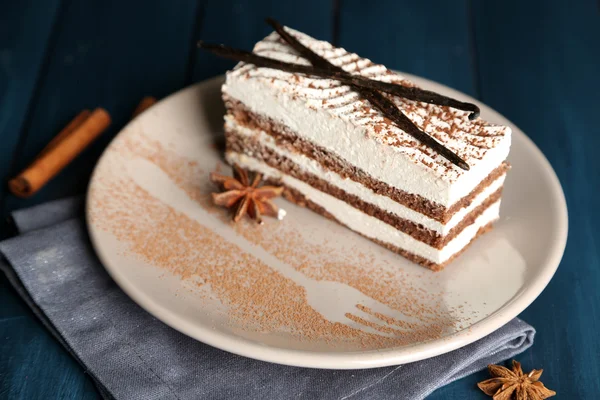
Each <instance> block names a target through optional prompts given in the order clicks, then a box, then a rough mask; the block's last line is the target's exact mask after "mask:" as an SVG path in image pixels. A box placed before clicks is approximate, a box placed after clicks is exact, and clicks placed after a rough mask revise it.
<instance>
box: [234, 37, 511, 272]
mask: <svg viewBox="0 0 600 400" xmlns="http://www.w3.org/2000/svg"><path fill="white" fill-rule="evenodd" d="M285 29H286V31H285V32H287V33H288V34H291V36H292V37H294V38H296V39H297V40H299V42H300V43H301V44H302V45H304V46H306V47H308V48H309V49H310V50H312V51H313V52H314V53H316V54H317V55H319V56H321V57H323V58H324V59H325V60H327V61H329V62H330V63H331V64H333V65H334V66H338V67H341V68H342V69H343V70H345V71H347V72H349V73H351V74H359V75H362V76H364V77H367V78H369V79H372V80H377V81H383V82H391V83H398V84H400V85H403V86H409V87H412V86H414V85H413V84H411V83H410V82H409V81H407V80H406V79H405V78H403V77H402V76H401V75H399V74H397V73H395V72H392V71H390V70H388V69H386V68H385V67H384V66H382V65H376V64H373V63H372V62H371V61H370V60H368V59H364V58H361V57H359V56H358V55H356V54H353V53H349V52H347V51H346V50H344V49H342V48H335V47H333V46H332V45H331V44H329V43H327V42H323V41H319V40H315V39H313V38H311V37H309V36H307V35H305V34H303V33H300V32H297V31H294V30H292V29H289V28H285ZM285 32H284V33H285ZM288 41H289V40H288ZM254 53H255V54H258V55H261V56H264V57H268V58H270V59H276V60H281V61H285V62H287V63H293V64H301V65H306V66H310V65H311V62H309V61H308V60H307V59H306V58H304V57H301V56H299V53H298V52H297V51H296V50H294V48H293V47H291V46H290V45H289V44H288V43H287V42H286V41H285V40H283V39H282V37H281V36H280V35H279V34H277V33H276V32H274V33H272V34H271V35H269V36H268V37H267V38H265V39H264V40H262V41H260V42H258V43H257V44H256V46H255V47H254ZM312 61H313V63H312V64H313V65H314V64H315V62H314V60H312ZM317 61H318V60H317ZM222 91H223V99H224V101H225V105H226V108H227V114H226V116H225V135H226V141H227V150H226V158H227V160H228V162H229V163H231V164H237V165H239V166H240V167H242V168H244V169H247V170H251V171H254V172H259V173H261V174H263V175H264V177H265V178H266V179H267V180H270V181H273V182H277V183H278V184H281V185H283V186H284V187H285V188H286V195H287V196H286V197H287V198H288V199H289V200H291V201H293V202H295V203H298V204H301V205H305V206H307V207H309V208H310V209H312V210H314V211H316V212H318V213H320V214H322V215H324V216H327V217H329V218H332V219H334V220H336V221H338V222H339V223H340V224H343V225H345V226H347V227H348V228H350V229H352V230H354V231H356V232H358V233H360V234H362V235H364V236H366V237H368V238H370V239H372V240H374V241H375V242H377V243H379V244H381V245H383V246H386V247H387V248H389V249H391V250H393V251H395V252H398V253H399V254H401V255H403V256H404V257H406V258H408V259H409V260H412V261H414V262H416V263H418V264H420V265H422V266H425V267H428V268H430V269H433V270H440V269H442V268H443V267H444V266H445V265H446V264H448V263H449V262H450V261H451V260H452V259H454V258H455V257H456V256H457V255H458V254H460V253H461V252H462V251H463V250H464V248H465V247H466V246H467V245H468V244H469V243H471V242H472V241H473V240H474V239H475V238H476V237H478V236H479V235H481V234H482V233H484V232H485V231H487V230H488V229H490V228H491V224H492V223H493V222H494V221H496V220H497V219H498V215H499V214H498V213H499V208H500V197H501V193H502V186H503V183H504V178H505V176H506V172H507V170H508V165H507V164H506V163H505V159H506V157H507V155H508V152H509V148H510V141H511V138H510V136H511V131H510V128H508V127H505V126H497V125H492V124H490V123H487V122H486V121H483V120H482V119H480V118H477V119H475V120H473V121H471V120H469V118H468V115H469V113H468V112H465V111H461V110H458V109H454V108H450V107H447V106H439V105H433V104H428V103H424V102H417V101H413V100H407V99H405V98H401V97H397V96H391V95H385V97H386V98H387V99H389V100H391V101H392V102H393V103H394V104H395V106H396V107H397V108H398V109H399V110H400V111H401V112H402V113H403V114H404V115H405V116H407V117H408V118H409V119H410V121H412V123H414V125H416V127H418V128H419V129H420V130H421V131H423V132H425V133H427V134H428V135H430V136H431V137H433V138H435V139H436V141H437V142H438V143H439V144H441V145H442V146H443V147H445V148H446V149H449V150H451V151H452V152H454V153H455V154H456V155H458V156H459V157H460V158H461V159H462V160H464V162H466V164H468V166H466V167H465V166H463V167H460V166H458V165H456V163H452V162H450V161H449V160H448V158H447V157H446V158H445V157H443V156H442V155H441V154H440V153H439V152H437V151H436V150H435V149H433V148H432V147H431V146H427V145H425V144H424V143H423V142H422V141H419V140H417V139H415V137H414V135H409V134H408V133H407V132H406V129H401V128H400V127H399V125H398V124H396V123H394V122H392V121H391V120H390V119H389V118H387V117H386V115H385V114H384V113H382V111H381V108H378V107H374V106H373V104H372V103H371V102H369V101H368V100H367V99H366V98H365V96H364V95H361V92H360V90H357V87H355V86H347V85H343V84H342V83H340V81H339V80H334V79H324V78H319V77H312V76H310V77H309V76H308V75H305V74H300V73H289V72H284V71H282V70H278V69H272V68H263V67H257V66H255V65H253V64H249V63H240V64H238V65H237V66H236V67H235V69H233V70H232V71H229V72H228V73H227V81H226V83H225V84H224V85H223V89H222Z"/></svg>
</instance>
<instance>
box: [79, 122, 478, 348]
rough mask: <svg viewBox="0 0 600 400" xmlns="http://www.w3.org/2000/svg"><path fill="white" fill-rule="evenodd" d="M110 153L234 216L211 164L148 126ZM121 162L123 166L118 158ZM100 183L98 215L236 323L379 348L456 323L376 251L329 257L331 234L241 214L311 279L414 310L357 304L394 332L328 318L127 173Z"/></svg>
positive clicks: (239, 228)
mask: <svg viewBox="0 0 600 400" xmlns="http://www.w3.org/2000/svg"><path fill="white" fill-rule="evenodd" d="M111 151H115V152H118V153H119V156H120V158H121V159H122V160H123V163H126V161H127V160H130V159H132V158H134V157H141V158H144V159H146V160H148V161H150V162H152V163H153V164H155V165H156V166H158V167H159V168H161V169H162V170H163V171H164V172H165V173H166V174H167V175H168V176H169V177H170V179H171V180H172V181H173V182H174V183H175V184H176V185H177V186H178V187H180V188H181V189H182V190H183V191H185V192H186V193H187V194H188V196H189V197H190V198H191V199H193V200H194V201H195V202H196V203H197V204H198V207H202V208H204V209H205V210H207V211H208V212H210V213H211V214H212V215H215V216H217V217H218V218H220V219H221V220H222V221H223V222H224V223H228V224H230V221H229V217H228V216H227V214H226V212H225V211H224V210H222V209H218V208H216V207H214V206H213V205H212V202H211V199H210V191H211V190H212V189H213V188H212V187H211V186H210V184H209V182H208V172H209V171H204V170H202V169H201V168H200V167H199V166H198V164H197V163H196V162H194V161H193V160H187V159H184V158H182V157H181V156H179V155H177V154H176V153H175V152H174V151H173V150H171V149H169V148H167V147H165V146H162V145H161V144H160V143H158V142H156V141H153V140H151V139H148V138H146V137H144V136H143V134H142V133H132V134H129V135H128V136H126V137H125V138H123V140H119V141H117V142H116V143H115V144H114V145H113V146H112V147H111ZM115 170H119V168H118V166H116V168H115ZM121 170H124V169H121ZM100 182H101V185H99V186H101V188H96V189H94V190H92V191H91V193H90V201H91V202H92V204H93V207H91V210H92V211H91V215H90V218H91V222H92V223H93V224H94V225H95V226H97V227H99V228H100V229H102V230H104V231H106V232H109V233H111V234H112V235H114V236H115V237H116V238H117V239H118V240H119V241H120V242H121V243H125V244H126V245H127V251H128V253H130V254H132V255H135V256H136V257H138V258H140V259H142V260H144V261H145V262H147V263H149V264H152V265H155V266H157V267H159V268H162V269H164V270H165V271H168V272H170V273H172V274H175V275H177V276H179V277H181V279H182V280H186V281H188V282H194V283H195V284H197V285H198V286H203V287H209V289H210V293H211V294H212V295H214V297H216V298H217V299H218V300H219V301H220V302H221V303H222V304H224V305H225V306H226V308H227V310H228V318H229V321H230V323H232V324H235V325H241V326H243V327H244V329H248V330H253V331H256V332H270V333H276V332H285V333H286V334H289V335H293V336H294V337H295V338H296V339H298V340H303V341H323V342H334V341H335V342H340V341H341V342H350V343H354V344H356V345H359V346H361V347H363V348H368V349H377V348H386V347H392V346H402V345H406V344H410V343H414V342H416V341H424V340H432V339H436V338H439V337H441V336H443V335H445V334H447V333H448V332H449V331H453V330H455V327H456V326H457V325H458V323H459V321H456V319H455V317H451V314H452V313H450V312H448V310H447V309H445V308H444V306H443V304H442V302H441V300H439V296H437V294H436V293H435V292H430V291H426V290H423V288H422V287H414V286H413V284H411V283H410V282H411V281H410V280H408V279H407V277H406V275H405V273H404V272H402V271H401V270H394V268H393V266H389V265H378V264H377V260H376V258H375V256H374V254H372V253H370V254H363V253H359V254H356V253H350V252H348V254H346V255H339V256H336V257H331V247H330V246H328V243H327V242H324V243H317V244H315V243H309V242H307V241H306V240H305V239H304V238H303V237H302V235H300V234H299V233H298V232H296V231H295V230H294V229H293V228H291V227H290V226H291V224H286V223H285V221H284V222H277V221H268V222H267V223H266V224H265V225H266V226H257V225H255V224H250V223H245V222H244V221H242V223H240V224H238V225H232V227H233V229H234V230H235V232H236V233H237V234H238V235H241V236H243V237H244V238H245V239H246V240H248V241H250V242H252V243H254V244H256V245H259V246H261V247H263V248H264V249H265V250H266V251H267V252H269V253H270V254H272V255H273V256H275V257H276V258H278V259H280V260H284V261H285V262H286V263H287V264H289V265H290V266H292V267H293V268H294V269H296V270H297V271H300V272H301V273H302V274H304V275H305V276H306V277H308V278H310V279H314V280H316V281H323V280H326V281H334V282H340V283H343V284H346V285H348V286H351V287H353V288H355V289H357V290H359V291H360V292H362V293H363V294H365V295H367V296H368V297H371V298H372V299H374V300H377V301H379V302H381V303H383V304H386V305H387V306H389V307H391V308H393V309H395V310H397V311H400V312H401V313H402V314H403V315H406V316H407V317H409V319H408V320H406V321H405V320H402V321H400V320H397V319H394V318H391V317H387V316H384V315H381V314H378V313H376V312H374V311H372V310H370V309H369V308H368V307H366V306H362V305H357V308H358V309H359V310H361V311H363V312H366V313H369V314H371V315H374V316H377V317H379V318H381V319H382V320H384V321H385V322H387V323H388V325H389V327H384V328H382V327H380V326H377V325H375V326H372V325H373V324H372V323H369V322H368V321H364V320H362V321H361V318H360V317H355V316H351V317H349V318H350V319H352V320H355V321H356V322H359V323H361V324H362V325H364V326H368V327H371V328H373V329H376V330H378V331H380V332H382V333H385V334H387V336H382V335H378V334H374V333H368V332H365V331H363V330H360V329H355V328H353V327H350V326H348V325H346V324H342V323H337V322H331V321H329V320H327V319H325V318H324V317H323V316H322V315H321V314H320V313H318V312H317V311H315V310H314V309H313V308H312V307H311V306H310V305H309V304H308V302H307V299H306V293H305V289H304V288H303V287H302V286H301V285H299V284H297V283H295V282H294V281H292V280H290V279H288V278H286V277H285V276H283V275H282V274H280V273H279V272H277V271H276V270H273V269H272V268H271V267H269V266H268V265H267V264H265V263H264V262H263V261H261V260H260V259H258V258H257V257H255V256H253V255H251V254H249V253H246V252H244V251H243V250H242V249H240V248H239V247H238V246H237V245H235V244H233V243H230V242H228V241H227V240H226V239H224V238H222V237H221V236H219V235H217V234H215V233H214V232H213V231H211V230H210V229H209V228H207V227H205V226H203V225H202V224H201V223H199V222H197V221H196V220H193V219H191V218H190V217H188V216H187V215H185V214H183V213H181V212H179V211H177V210H176V209H173V208H172V207H171V206H169V205H167V204H164V203H162V202H161V201H159V200H158V199H156V198H154V197H152V196H151V195H150V194H149V193H147V192H146V191H145V190H144V189H142V188H141V187H139V186H138V185H137V184H136V183H135V182H134V181H133V180H131V179H130V178H127V177H126V176H125V175H124V174H122V173H121V174H116V173H115V174H114V176H109V174H107V173H105V174H104V175H103V176H102V177H101V179H100ZM377 251H385V250H383V249H378V250H377ZM203 293H204V292H203ZM453 318H454V319H453ZM466 320H467V318H465V319H463V320H462V321H461V322H464V321H466Z"/></svg>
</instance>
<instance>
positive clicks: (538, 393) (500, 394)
mask: <svg viewBox="0 0 600 400" xmlns="http://www.w3.org/2000/svg"><path fill="white" fill-rule="evenodd" d="M488 371H489V372H490V375H492V377H493V378H491V379H487V380H485V381H483V382H479V383H478V384H477V386H479V389H481V390H483V392H484V393H485V394H487V395H488V396H493V399H494V400H509V399H516V400H543V399H547V398H548V397H552V396H554V395H556V392H555V391H553V390H550V389H548V388H546V387H545V386H544V384H543V383H542V382H540V381H539V379H540V377H541V376H542V372H543V370H542V369H534V370H532V371H531V372H530V373H528V374H525V373H523V370H522V369H521V363H519V362H517V361H515V360H513V362H512V371H511V370H510V369H508V368H506V367H503V366H501V365H491V364H490V365H488Z"/></svg>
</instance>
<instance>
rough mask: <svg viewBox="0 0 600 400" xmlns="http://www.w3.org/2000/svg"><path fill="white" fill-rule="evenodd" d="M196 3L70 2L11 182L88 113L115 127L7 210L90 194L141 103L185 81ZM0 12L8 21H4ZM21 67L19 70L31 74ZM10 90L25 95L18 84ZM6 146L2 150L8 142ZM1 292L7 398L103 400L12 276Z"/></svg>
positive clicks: (23, 49)
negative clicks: (100, 110)
mask: <svg viewBox="0 0 600 400" xmlns="http://www.w3.org/2000/svg"><path fill="white" fill-rule="evenodd" d="M16 3H18V2H12V3H11V4H16ZM46 4H47V3H46V2H44V5H43V6H41V5H38V4H37V2H36V5H30V6H29V7H27V11H23V10H17V9H15V10H14V12H12V14H11V15H12V17H11V18H16V19H17V20H18V17H19V15H21V14H22V13H24V12H31V13H32V15H33V16H34V17H32V18H37V19H39V20H40V23H41V20H42V16H43V14H45V13H46V11H45V8H46ZM198 5H199V3H198V2H173V3H169V4H168V6H167V5H166V3H165V2H164V1H159V0H153V1H130V2H117V1H98V0H93V1H86V2H68V4H67V7H64V8H63V10H62V15H61V16H60V18H59V21H60V23H59V24H58V25H57V26H56V31H55V33H54V34H53V37H54V39H53V43H52V44H51V45H50V46H49V47H47V50H46V51H47V53H48V55H49V57H48V60H47V66H46V67H45V68H44V73H43V76H42V77H41V79H40V85H39V89H37V91H36V96H35V98H34V99H33V103H32V106H31V107H30V112H29V114H28V117H27V119H28V125H27V126H26V129H25V131H24V132H23V134H24V135H26V136H25V137H24V138H22V141H21V146H20V151H19V153H18V154H17V155H16V156H15V157H16V163H15V165H14V166H13V168H12V170H11V171H7V172H5V173H4V174H3V175H6V174H9V173H10V174H14V173H16V172H17V170H19V169H21V168H23V167H25V166H26V165H27V164H28V163H29V162H30V161H31V160H32V159H33V158H34V157H35V155H36V154H37V153H38V152H39V151H40V150H41V149H42V148H43V147H44V145H45V144H46V143H47V142H49V141H50V139H51V138H52V137H53V136H54V135H56V133H57V132H58V131H59V130H60V129H61V128H62V127H63V126H64V125H65V124H66V123H67V122H68V121H69V120H70V119H71V118H72V117H73V116H74V115H75V114H76V113H77V112H79V111H80V110H81V109H82V108H86V107H87V108H93V107H96V106H102V107H105V108H106V109H107V110H108V111H109V112H110V113H111V115H112V117H113V121H114V122H113V126H112V128H111V129H110V130H109V131H107V132H106V133H105V134H104V135H103V137H102V138H100V139H99V140H98V141H97V142H96V143H95V144H94V145H93V146H92V147H91V148H90V149H88V150H87V151H85V152H84V153H83V154H82V155H81V156H80V157H79V158H78V159H76V160H75V161H74V162H73V163H72V164H71V165H70V166H68V167H67V168H66V169H65V170H64V171H63V172H62V173H61V174H60V175H59V176H58V177H57V178H56V179H55V180H54V181H52V182H50V183H49V184H48V185H47V187H45V188H44V189H42V191H40V192H39V193H38V194H37V195H36V196H34V197H33V198H32V199H29V200H20V199H16V198H14V197H12V196H11V197H8V198H6V203H5V205H4V207H3V209H4V212H8V211H9V210H11V209H14V208H19V207H23V206H28V205H32V204H35V203H39V202H43V201H46V200H48V199H52V198H58V197H62V196H65V195H69V194H73V193H81V192H83V190H84V189H85V187H86V185H87V181H88V177H89V175H90V173H91V171H92V168H93V166H94V164H95V162H96V160H97V158H98V156H99V155H100V154H101V152H102V150H103V149H104V147H105V146H106V145H107V143H108V142H109V141H110V139H111V138H112V137H113V136H114V134H115V133H116V132H117V131H118V130H119V129H120V128H121V127H122V126H123V124H125V123H126V122H127V120H128V119H129V117H130V115H131V112H132V111H133V109H134V108H135V106H136V105H137V102H138V101H139V100H140V99H141V98H142V97H143V96H144V95H147V94H151V95H153V96H156V97H162V96H165V95H167V94H170V93H171V92H173V91H175V90H177V89H179V88H181V87H182V86H183V85H184V84H185V82H186V77H187V76H188V75H189V72H188V68H189V62H188V59H189V54H190V53H191V50H192V47H191V40H192V31H193V29H194V26H195V19H196V13H197V10H198ZM3 7H4V6H3ZM23 8H25V7H23ZM0 15H1V16H2V18H4V15H5V14H4V13H1V12H0ZM8 17H10V15H9V16H8ZM8 17H7V18H8ZM33 21H35V19H34V20H33ZM36 25H38V24H36V23H33V22H31V23H27V24H23V25H22V28H23V29H25V30H31V31H35V30H34V29H32V27H34V26H36ZM0 27H1V28H0V29H3V28H4V26H2V25H1V24H0ZM36 29H37V28H36ZM43 36H44V37H46V36H48V33H45V34H44V35H43ZM28 40H29V41H28V42H27V41H25V42H23V43H20V42H15V43H13V42H11V41H9V42H10V44H11V46H14V53H15V55H16V56H15V57H17V56H19V57H25V56H26V55H27V54H28V52H29V51H33V50H34V49H35V48H33V47H32V45H31V43H30V42H32V41H33V39H28ZM38 41H39V43H38V42H36V45H39V46H42V47H41V50H42V51H43V50H44V48H45V47H46V44H45V43H44V41H42V40H41V39H38ZM2 48H3V47H2ZM30 49H31V50H30ZM2 54H4V53H2ZM0 60H1V61H4V58H0ZM22 64H24V63H23V62H21V64H20V65H18V68H20V69H23V68H28V67H29V66H28V65H22ZM25 64H26V63H25ZM2 65H4V64H2ZM16 67H17V65H16V64H15V65H14V68H16ZM22 80H25V78H23V79H22ZM28 82H29V81H28ZM0 85H2V84H0ZM11 90H13V91H15V90H17V89H15V88H14V87H13V86H12V83H11ZM19 90H22V89H20V88H19ZM2 101H3V102H4V101H7V102H11V101H12V100H10V99H8V98H7V99H6V100H4V99H2ZM2 104H4V103H2ZM5 111H6V109H5V108H4V106H3V107H2V108H0V121H2V118H3V117H4V116H5V115H6V114H5ZM2 132H3V133H4V131H2ZM2 140H3V143H2V145H3V148H4V146H5V145H6V144H7V143H6V142H5V141H4V140H5V138H4V136H3V137H2ZM2 165H4V164H2ZM3 168H6V167H4V166H3ZM5 181H6V179H5ZM3 187H4V185H3ZM0 292H2V294H1V296H2V297H1V298H0V302H1V303H2V304H3V305H7V307H0V308H1V309H2V312H0V337H1V338H2V341H0V353H1V354H3V355H8V356H7V357H4V356H3V357H0V360H1V361H0V375H1V376H2V377H3V379H0V381H2V383H1V384H0V397H5V396H4V395H5V394H6V397H9V398H24V399H25V398H26V399H36V398H90V399H91V398H97V394H96V392H95V390H94V388H93V385H92V384H91V381H90V379H89V377H87V376H86V375H85V374H84V372H83V370H82V369H81V367H79V365H78V364H77V363H76V362H75V361H74V360H73V359H72V358H71V356H70V355H69V354H68V353H67V352H66V351H65V350H64V349H62V347H61V346H60V345H59V344H58V343H57V342H56V341H55V340H54V339H53V338H51V336H50V335H49V334H48V333H47V332H46V331H45V329H44V328H43V327H42V326H41V324H39V322H37V321H36V320H35V317H34V316H33V315H32V314H31V312H29V310H27V309H26V307H25V306H23V305H22V303H20V302H16V301H15V298H16V294H15V293H14V292H13V291H12V290H9V289H8V283H7V282H6V280H5V278H4V277H2V279H1V280H0ZM7 338H8V339H7Z"/></svg>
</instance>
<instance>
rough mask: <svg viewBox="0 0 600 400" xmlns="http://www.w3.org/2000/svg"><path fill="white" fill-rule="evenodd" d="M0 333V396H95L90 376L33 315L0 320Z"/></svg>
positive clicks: (61, 397) (96, 395)
mask: <svg viewBox="0 0 600 400" xmlns="http://www.w3.org/2000/svg"><path fill="white" fill-rule="evenodd" d="M0 335H1V336H0V337H1V338H2V340H1V341H0V354H2V355H3V357H2V361H1V362H0V376H1V377H2V379H0V398H3V399H89V400H92V399H97V398H98V394H97V392H96V390H95V387H94V384H93V382H92V380H91V379H90V377H89V376H87V375H86V374H85V372H84V371H83V369H82V368H81V367H80V366H79V365H78V364H77V362H76V361H75V360H74V359H73V358H72V357H71V356H70V355H69V353H67V352H66V351H65V350H64V349H63V347H62V346H61V345H60V344H59V343H58V342H57V341H56V340H55V339H54V338H53V337H52V336H51V335H50V333H48V332H47V331H46V329H45V328H44V327H42V326H41V324H40V323H39V321H37V320H36V319H35V318H30V317H20V318H13V319H10V320H4V321H0Z"/></svg>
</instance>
